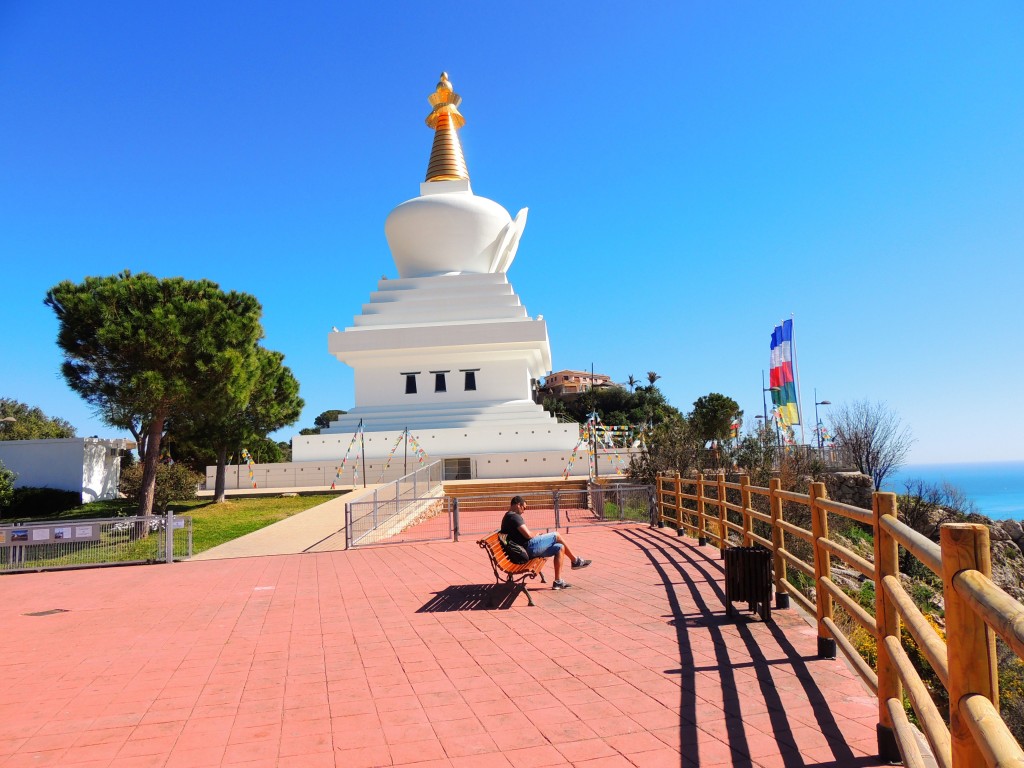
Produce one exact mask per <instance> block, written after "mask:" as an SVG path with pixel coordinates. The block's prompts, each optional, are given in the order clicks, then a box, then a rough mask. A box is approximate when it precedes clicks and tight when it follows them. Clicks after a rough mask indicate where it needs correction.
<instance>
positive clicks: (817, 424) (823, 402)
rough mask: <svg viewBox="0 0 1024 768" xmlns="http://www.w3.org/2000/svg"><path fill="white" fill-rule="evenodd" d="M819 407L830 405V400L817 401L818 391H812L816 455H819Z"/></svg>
mask: <svg viewBox="0 0 1024 768" xmlns="http://www.w3.org/2000/svg"><path fill="white" fill-rule="evenodd" d="M819 405H832V401H831V400H819V399H818V390H817V388H815V390H814V431H815V432H817V433H818V453H821V419H819V418H818V406H819Z"/></svg>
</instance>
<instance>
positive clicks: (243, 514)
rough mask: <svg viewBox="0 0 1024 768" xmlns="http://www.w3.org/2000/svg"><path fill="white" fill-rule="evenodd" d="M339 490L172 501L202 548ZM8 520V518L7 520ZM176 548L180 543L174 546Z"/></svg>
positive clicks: (106, 509)
mask: <svg viewBox="0 0 1024 768" xmlns="http://www.w3.org/2000/svg"><path fill="white" fill-rule="evenodd" d="M340 495H342V494H339V493H318V494H309V495H303V496H287V497H280V496H273V497H270V496H264V497H252V498H229V499H228V500H227V501H226V502H224V503H223V504H214V503H213V502H212V501H209V500H208V499H196V500H195V501H187V502H180V503H176V504H172V505H171V507H172V509H173V510H174V512H175V514H183V515H191V516H192V549H193V552H194V553H199V552H203V551H205V550H207V549H211V548H212V547H216V546H217V545H218V544H223V543H224V542H226V541H231V540H232V539H237V538H238V537H239V536H244V535H245V534H247V533H252V532H253V531H256V530H259V529H260V528H264V527H266V526H268V525H270V524H271V523H276V522H278V521H279V520H284V519H285V518H287V517H291V516H292V515H294V514H297V513H299V512H303V511H305V510H307V509H310V508H311V507H315V506H317V505H318V504H323V503H324V502H325V501H328V500H330V499H332V498H334V497H336V496H340ZM134 511H135V506H134V505H133V504H132V503H131V502H128V501H125V500H124V499H118V500H111V501H96V502H93V503H92V504H85V505H83V506H81V507H75V508H74V509H70V510H68V511H67V512H63V513H61V514H59V515H56V516H52V515H51V516H48V517H46V518H45V521H51V520H53V521H57V520H63V521H73V520H86V519H96V518H104V517H118V516H121V515H131V514H134ZM3 522H4V523H5V524H7V523H8V522H9V521H7V520H4V521H3ZM17 522H20V523H37V522H44V519H43V518H38V519H26V518H19V520H18V521H17ZM175 550H176V551H177V547H175Z"/></svg>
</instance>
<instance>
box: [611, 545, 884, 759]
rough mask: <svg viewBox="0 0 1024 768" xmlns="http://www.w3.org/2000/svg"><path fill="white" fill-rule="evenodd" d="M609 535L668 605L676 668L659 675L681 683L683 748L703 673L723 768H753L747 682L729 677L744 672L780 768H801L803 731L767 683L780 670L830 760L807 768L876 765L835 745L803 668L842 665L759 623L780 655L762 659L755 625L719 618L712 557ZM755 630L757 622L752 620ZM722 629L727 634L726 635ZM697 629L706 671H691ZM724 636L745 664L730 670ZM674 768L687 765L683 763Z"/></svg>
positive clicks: (718, 574)
mask: <svg viewBox="0 0 1024 768" xmlns="http://www.w3.org/2000/svg"><path fill="white" fill-rule="evenodd" d="M617 533H619V535H620V536H622V537H623V538H624V539H626V540H628V541H630V543H632V544H633V545H634V546H636V547H637V548H638V549H639V550H640V551H642V552H643V553H644V554H645V555H646V556H647V558H648V559H649V561H650V562H651V565H652V566H653V567H654V568H655V570H656V571H657V573H658V575H659V576H660V578H661V581H662V584H663V585H664V588H665V592H666V596H667V597H668V600H669V605H670V608H671V611H672V613H671V615H669V616H666V617H665V618H666V619H668V624H669V625H670V626H672V627H674V629H675V631H676V639H677V642H678V648H679V659H680V662H681V664H680V667H679V668H678V669H672V670H666V673H669V674H677V675H679V676H680V678H681V683H682V685H681V692H680V702H679V711H680V724H679V731H680V733H679V736H680V740H681V742H682V744H683V745H684V747H685V745H687V744H688V743H689V744H693V743H695V742H696V740H697V736H698V734H697V730H698V725H697V723H696V721H697V719H698V718H697V716H696V709H697V706H698V701H697V696H696V690H695V689H696V682H697V681H696V676H697V675H698V674H700V673H701V672H702V671H705V670H706V671H708V672H713V673H714V674H716V675H718V676H719V677H720V678H721V683H722V689H721V693H722V710H723V714H724V716H725V718H724V719H725V722H724V723H722V724H721V725H723V726H724V731H725V733H724V734H722V735H723V736H724V741H725V742H726V743H727V744H728V746H729V748H730V749H731V751H732V763H731V764H732V765H733V766H746V767H749V768H753V765H754V761H753V759H752V757H751V752H752V751H753V748H752V745H751V740H752V738H753V737H755V736H756V731H755V732H751V731H750V730H749V727H748V726H747V725H746V724H745V723H744V722H743V710H744V707H743V701H742V699H743V695H744V692H743V690H744V688H745V687H746V686H748V685H749V682H748V679H747V678H744V679H742V680H741V679H738V678H737V677H736V676H735V675H734V671H739V670H740V669H743V668H746V669H747V670H749V671H752V672H753V673H754V676H755V679H756V685H757V688H758V689H759V693H760V695H761V697H762V699H763V701H764V703H765V705H766V707H767V713H766V714H767V716H768V720H769V723H770V730H771V732H772V735H773V736H774V737H775V738H776V740H777V741H778V742H779V744H780V753H781V754H780V758H781V765H782V766H784V767H785V768H803V767H804V766H807V765H808V763H806V762H805V760H804V757H803V756H802V755H801V753H800V751H799V749H798V748H797V746H796V744H797V740H796V738H794V730H798V729H800V728H801V727H803V726H804V725H805V724H804V723H802V722H799V721H792V720H791V718H790V717H789V716H788V714H787V711H786V710H787V707H786V702H785V699H784V695H783V693H782V692H781V691H779V690H778V689H777V688H776V686H775V682H774V680H773V678H772V673H771V670H772V668H774V667H779V666H782V667H787V668H789V669H791V670H792V672H793V673H794V674H795V677H796V679H797V680H798V681H799V684H800V686H801V687H802V688H803V690H804V694H805V695H806V696H807V698H808V700H809V701H810V703H811V704H812V705H813V711H814V717H815V720H816V725H817V727H818V729H819V731H820V732H821V733H822V735H824V736H825V738H826V739H827V740H828V746H829V747H830V748H831V752H832V755H831V757H832V759H827V758H824V759H821V760H819V761H815V762H814V763H812V764H813V765H815V766H819V767H820V768H825V767H826V766H829V767H834V768H838V767H839V766H850V767H853V766H860V765H875V764H877V759H875V758H871V757H859V756H856V755H854V754H853V752H852V750H851V749H850V748H849V746H848V745H847V744H846V743H845V741H844V740H843V737H842V732H841V730H840V729H839V725H838V723H837V722H836V720H835V716H834V714H833V713H832V711H831V710H830V708H829V706H828V699H827V697H826V696H825V694H824V693H823V692H822V691H821V690H820V689H819V688H818V686H817V684H816V682H815V681H814V679H813V677H812V676H811V673H810V668H809V665H810V664H814V663H842V662H841V661H831V662H818V660H817V658H816V657H807V656H804V655H802V654H801V653H800V652H799V651H798V650H797V649H796V648H795V647H794V646H793V644H792V643H791V642H790V641H789V639H788V638H787V637H786V635H785V633H784V632H783V631H782V630H781V629H780V628H779V627H778V626H776V625H775V624H774V622H767V624H768V627H767V628H768V631H769V633H770V634H771V636H772V638H773V639H774V641H775V642H776V643H777V645H778V648H779V650H781V651H782V658H778V659H769V658H768V657H767V655H766V653H765V651H764V649H763V648H762V647H761V645H760V643H761V642H762V639H761V637H760V636H759V633H758V634H755V633H753V632H752V631H751V629H752V627H751V624H752V623H755V622H754V617H753V616H752V615H748V614H745V612H741V613H739V614H738V615H737V616H735V617H731V618H730V617H727V616H726V615H725V590H724V589H723V588H722V586H721V585H720V584H719V581H720V579H721V578H722V575H723V567H722V564H721V562H720V561H719V560H718V557H717V554H718V553H717V551H715V552H714V553H709V552H708V551H704V550H702V548H699V547H694V546H693V545H691V544H689V543H686V542H684V541H682V540H679V539H673V538H670V537H667V536H664V535H663V534H661V533H658V532H655V531H651V530H638V529H633V530H630V531H617ZM709 584H710V586H711V589H710V592H711V593H712V594H711V596H712V598H713V599H715V598H717V599H715V602H714V604H712V603H709V601H708V600H707V599H706V597H707V596H708V595H707V592H708V590H707V586H708V585H709ZM687 602H692V603H693V605H694V607H695V608H696V611H690V612H686V611H685V610H684V609H683V605H684V604H685V603H687ZM756 623H758V624H760V623H762V622H761V621H760V619H758V620H756ZM727 627H729V628H734V629H730V630H726V628H727ZM698 629H699V630H700V631H703V632H707V633H708V634H709V635H710V639H711V640H712V641H713V648H714V651H713V653H714V655H715V657H716V658H715V663H714V664H713V665H712V666H711V667H701V666H698V665H697V664H695V658H694V653H693V649H692V646H691V643H690V638H689V636H688V632H689V631H690V630H698ZM726 631H736V632H738V635H739V640H740V641H741V643H742V644H743V647H744V648H745V650H746V652H747V654H749V659H750V661H748V662H745V663H744V662H741V663H739V664H737V663H736V661H737V660H734V659H733V658H732V654H731V653H730V647H729V643H728V642H727V637H726ZM684 751H685V748H684ZM682 765H688V763H687V762H686V760H685V759H684V760H683V761H682Z"/></svg>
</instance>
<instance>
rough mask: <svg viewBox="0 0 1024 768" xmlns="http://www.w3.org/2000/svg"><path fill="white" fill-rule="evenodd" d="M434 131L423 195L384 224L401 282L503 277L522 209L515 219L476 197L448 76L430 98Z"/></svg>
mask: <svg viewBox="0 0 1024 768" xmlns="http://www.w3.org/2000/svg"><path fill="white" fill-rule="evenodd" d="M429 101H430V103H431V105H432V106H433V110H432V111H431V113H430V115H428V117H427V121H426V122H427V125H428V126H429V127H430V128H433V129H434V145H433V148H432V149H431V152H430V162H429V164H428V167H427V178H426V181H424V182H423V183H422V184H421V185H420V196H419V197H414V198H413V199H412V200H407V201H406V202H404V203H402V204H401V205H399V206H397V207H396V208H395V209H394V210H393V211H391V213H390V214H389V215H388V218H387V221H385V223H384V233H385V235H386V236H387V240H388V247H389V248H390V249H391V256H392V258H393V259H394V261H395V266H396V267H397V268H398V275H399V277H403V278H405V277H432V276H435V275H446V274H454V273H488V272H504V271H505V270H507V269H508V266H509V264H511V263H512V259H513V258H514V256H515V251H516V249H517V248H518V246H519V238H520V237H521V235H522V231H523V227H524V226H525V224H526V209H525V208H524V209H523V210H522V211H520V212H519V214H518V215H517V216H516V218H515V219H513V218H512V217H511V216H510V215H509V213H508V211H506V210H505V209H504V208H503V207H502V206H501V205H499V204H498V203H496V202H494V201H493V200H489V199H488V198H486V197H478V196H477V195H474V194H473V190H472V188H471V187H470V184H469V171H468V170H467V168H466V161H465V159H464V157H463V154H462V144H461V142H460V141H459V135H458V133H457V131H458V129H459V128H461V127H462V126H463V125H465V122H466V121H465V118H464V117H463V116H462V115H461V114H459V110H458V106H459V104H460V103H461V101H462V98H461V97H460V96H459V95H458V94H457V93H455V92H454V91H453V90H452V86H451V83H450V82H449V81H448V76H447V74H446V73H444V72H442V73H441V81H440V82H439V83H438V84H437V89H436V90H435V91H434V93H432V94H431V95H430V97H429Z"/></svg>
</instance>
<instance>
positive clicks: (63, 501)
mask: <svg viewBox="0 0 1024 768" xmlns="http://www.w3.org/2000/svg"><path fill="white" fill-rule="evenodd" d="M80 506H82V494H81V492H79V491H60V490H57V489H56V488H15V489H14V493H13V495H12V499H11V503H10V505H9V506H8V507H7V508H6V509H5V510H4V517H7V518H9V519H18V518H23V517H24V518H33V519H42V518H47V517H56V516H57V515H59V514H60V513H61V512H67V511H68V510H69V509H74V508H75V507H80Z"/></svg>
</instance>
